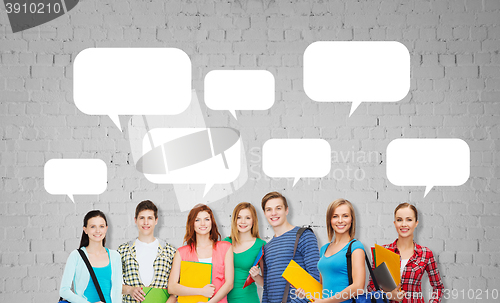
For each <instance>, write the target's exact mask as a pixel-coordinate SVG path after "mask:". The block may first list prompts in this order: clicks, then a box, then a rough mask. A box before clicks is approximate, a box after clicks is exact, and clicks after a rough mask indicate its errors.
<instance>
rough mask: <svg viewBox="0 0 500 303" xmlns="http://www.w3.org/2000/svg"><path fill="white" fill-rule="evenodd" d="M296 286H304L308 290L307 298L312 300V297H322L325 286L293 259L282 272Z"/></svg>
mask: <svg viewBox="0 0 500 303" xmlns="http://www.w3.org/2000/svg"><path fill="white" fill-rule="evenodd" d="M282 276H283V278H285V279H286V280H287V281H288V282H290V284H291V285H292V286H293V287H295V288H302V289H303V290H304V291H305V292H306V298H307V299H308V300H309V301H311V302H312V297H316V298H319V299H321V294H322V291H323V286H322V285H321V283H319V282H318V281H317V280H316V279H314V278H313V277H312V276H311V275H310V274H309V273H308V272H307V271H305V270H304V269H303V268H302V267H300V265H299V264H297V262H295V261H294V260H291V261H290V263H289V264H288V266H287V267H286V269H285V271H284V272H283V274H282Z"/></svg>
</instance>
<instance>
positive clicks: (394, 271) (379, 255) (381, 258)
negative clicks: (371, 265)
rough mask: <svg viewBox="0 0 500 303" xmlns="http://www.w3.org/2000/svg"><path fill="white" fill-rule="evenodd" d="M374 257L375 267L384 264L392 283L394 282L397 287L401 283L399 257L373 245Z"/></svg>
mask: <svg viewBox="0 0 500 303" xmlns="http://www.w3.org/2000/svg"><path fill="white" fill-rule="evenodd" d="M375 256H376V257H375V260H376V263H375V267H377V266H379V265H380V264H382V263H384V262H385V264H386V265H387V268H388V269H389V272H390V273H391V276H392V278H393V279H394V282H396V285H399V283H401V276H400V267H401V261H400V257H399V255H398V254H397V253H395V252H393V251H391V250H389V249H387V248H384V247H382V246H380V245H377V244H375Z"/></svg>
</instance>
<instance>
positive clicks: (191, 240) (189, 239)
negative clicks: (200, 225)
mask: <svg viewBox="0 0 500 303" xmlns="http://www.w3.org/2000/svg"><path fill="white" fill-rule="evenodd" d="M202 211H206V212H207V213H208V215H209V216H210V220H211V221H212V228H211V229H210V240H212V242H213V245H214V246H215V243H217V241H219V240H220V233H219V230H218V229H217V223H216V222H215V218H214V214H213V212H212V210H211V209H210V207H208V206H206V205H205V204H197V205H195V206H194V207H193V209H191V211H190V212H189V215H188V218H187V222H186V235H184V242H186V244H187V245H188V246H191V249H196V232H195V231H194V221H195V220H196V216H197V215H198V213H199V212H202Z"/></svg>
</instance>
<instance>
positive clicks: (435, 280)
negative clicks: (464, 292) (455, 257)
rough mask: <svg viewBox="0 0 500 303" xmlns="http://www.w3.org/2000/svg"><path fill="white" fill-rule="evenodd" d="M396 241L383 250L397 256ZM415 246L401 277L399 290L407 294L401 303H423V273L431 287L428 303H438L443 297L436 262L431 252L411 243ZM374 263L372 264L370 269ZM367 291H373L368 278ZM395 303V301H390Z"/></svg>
mask: <svg viewBox="0 0 500 303" xmlns="http://www.w3.org/2000/svg"><path fill="white" fill-rule="evenodd" d="M397 242H398V240H396V241H394V242H393V243H392V244H387V245H384V247H385V248H389V249H390V250H393V251H394V252H395V253H397V254H398V255H399V254H400V253H399V249H398V247H397V245H396V243H397ZM413 243H414V245H415V252H414V253H413V256H411V258H410V259H409V260H408V263H407V264H406V266H405V268H404V270H403V274H402V276H401V288H402V289H403V290H404V291H405V292H406V293H407V294H406V296H405V298H404V299H403V301H401V302H402V303H423V302H424V298H423V296H422V276H423V275H424V271H426V272H427V275H428V276H429V282H430V284H431V286H432V290H433V291H432V294H431V298H430V300H429V302H430V303H439V302H441V298H442V297H443V288H444V287H443V282H441V276H440V275H439V270H438V269H437V267H436V261H435V260H434V255H433V254H432V251H431V250H430V249H429V248H427V247H425V246H420V245H418V244H417V243H415V242H413ZM374 266H375V263H373V264H372V267H374ZM368 291H375V286H374V285H373V282H372V280H371V277H370V284H369V285H368ZM391 302H395V301H391Z"/></svg>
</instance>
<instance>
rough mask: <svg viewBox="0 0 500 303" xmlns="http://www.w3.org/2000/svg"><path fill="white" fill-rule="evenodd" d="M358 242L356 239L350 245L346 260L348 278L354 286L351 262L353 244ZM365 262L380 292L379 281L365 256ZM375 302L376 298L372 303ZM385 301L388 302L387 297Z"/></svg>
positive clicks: (384, 298)
mask: <svg viewBox="0 0 500 303" xmlns="http://www.w3.org/2000/svg"><path fill="white" fill-rule="evenodd" d="M354 242H356V239H354V241H352V242H351V243H349V247H348V248H347V253H346V254H345V256H346V258H347V277H348V278H349V285H351V284H352V282H353V281H352V260H351V255H352V248H351V246H352V244H353V243H354ZM365 262H366V266H368V270H369V271H370V276H371V277H372V281H373V285H374V286H375V289H376V290H380V287H379V286H378V283H377V279H375V274H374V273H373V269H372V266H371V264H370V260H368V256H367V255H366V254H365ZM373 300H374V298H372V301H373ZM383 300H384V302H387V298H386V297H385V296H383ZM352 302H353V303H355V302H356V300H354V298H353V299H352Z"/></svg>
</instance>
